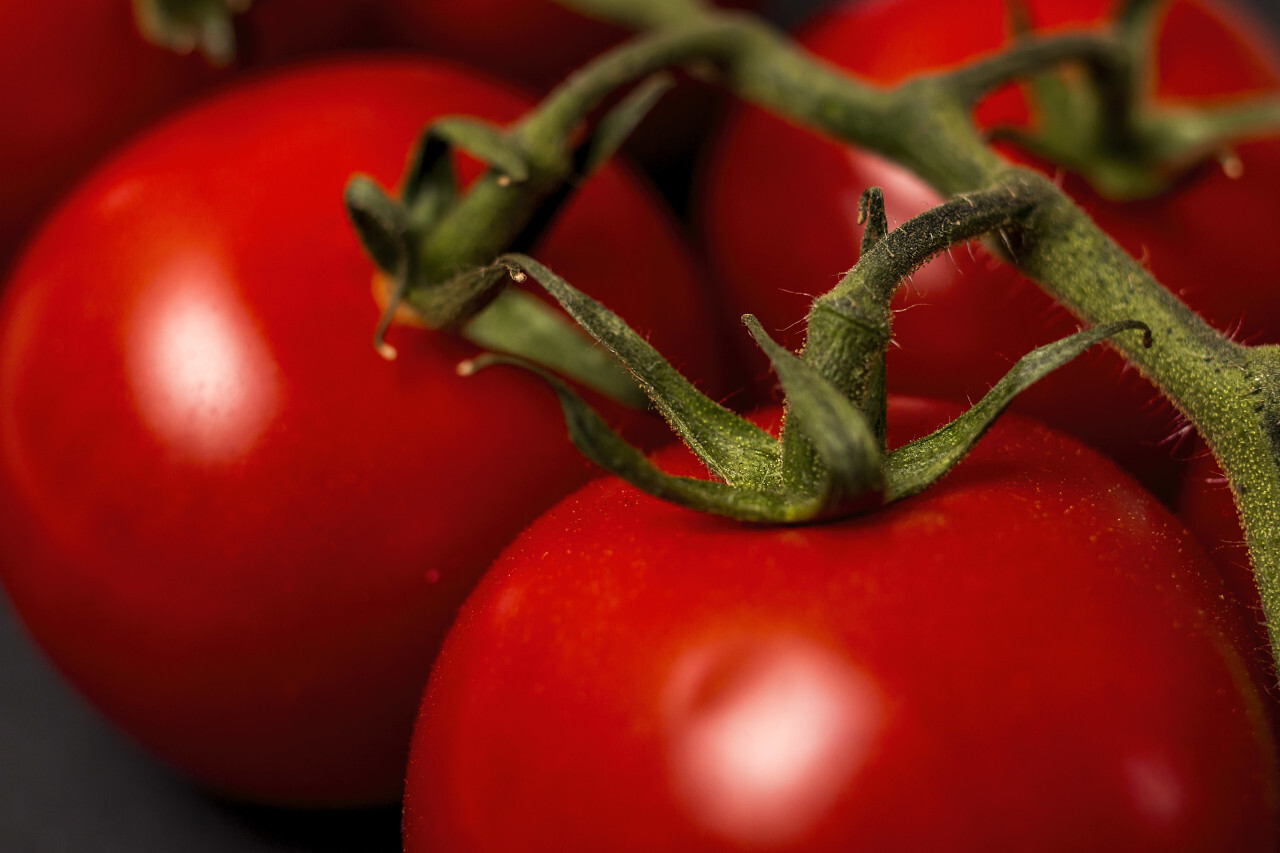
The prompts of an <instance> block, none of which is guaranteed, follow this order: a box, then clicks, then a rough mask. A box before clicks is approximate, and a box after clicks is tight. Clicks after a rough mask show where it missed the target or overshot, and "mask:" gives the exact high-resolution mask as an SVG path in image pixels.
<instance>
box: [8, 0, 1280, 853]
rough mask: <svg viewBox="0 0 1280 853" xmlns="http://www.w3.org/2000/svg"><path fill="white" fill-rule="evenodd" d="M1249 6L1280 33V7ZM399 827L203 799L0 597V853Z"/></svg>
mask: <svg viewBox="0 0 1280 853" xmlns="http://www.w3.org/2000/svg"><path fill="white" fill-rule="evenodd" d="M957 1H958V2H962V0H957ZM122 2H123V0H122ZM818 5H820V3H819V2H814V0H779V2H775V3H773V4H772V5H771V7H770V11H771V13H772V14H773V15H775V17H778V18H781V19H785V20H788V21H794V20H797V19H799V18H800V17H802V16H803V14H804V13H805V12H806V11H808V10H810V9H812V8H813V7H816V6H818ZM1247 5H1249V6H1252V7H1254V8H1255V9H1256V10H1257V11H1258V12H1259V13H1260V14H1262V15H1264V16H1265V17H1267V18H1269V19H1270V20H1272V21H1273V22H1275V23H1274V25H1275V27H1276V29H1277V30H1280V0H1251V2H1249V3H1248V4H1247ZM398 826H399V816H398V813H397V811H396V810H395V809H394V808H388V809H384V810H380V811H372V812H359V813H354V814H342V813H336V814H334V813H330V814H297V813H291V812H279V811H274V810H270V809H251V808H244V807H240V806H233V805H230V804H226V803H222V802H218V801H216V800H212V799H210V798H207V797H205V796H203V795H202V794H201V793H200V792H198V791H196V790H194V789H192V788H191V787H190V786H188V785H187V784H186V783H184V782H183V781H182V780H181V779H179V778H177V777H176V776H174V775H173V774H171V773H170V772H169V771H168V770H166V769H165V768H162V767H160V766H159V765H157V764H156V763H155V762H153V761H152V760H151V759H150V758H149V757H148V756H147V755H145V754H144V753H142V752H141V751H140V750H138V749H137V748H136V747H134V746H133V744H132V743H130V742H129V741H127V740H126V739H124V738H123V737H122V736H120V735H118V734H117V733H116V732H114V731H113V730H112V729H111V728H110V727H109V726H108V725H107V724H106V723H104V722H103V721H102V720H101V719H100V718H99V717H98V716H97V715H96V714H95V713H94V712H93V711H92V710H91V709H89V708H88V707H87V706H86V705H85V704H84V703H83V702H82V701H81V700H80V699H79V697H78V696H76V695H75V694H74V693H73V692H72V691H71V690H69V689H68V688H67V687H66V686H65V685H64V684H63V683H62V681H61V680H60V678H59V677H58V675H57V674H56V673H54V672H53V671H52V670H51V669H50V668H49V666H48V665H47V664H46V663H45V661H44V660H43V659H42V658H41V657H40V655H39V654H38V652H36V650H34V649H33V648H32V647H31V645H30V644H29V643H28V641H27V640H26V638H25V636H24V635H23V634H22V632H21V630H20V628H19V627H18V626H17V625H16V623H15V621H14V618H13V614H12V613H11V611H10V609H9V607H8V603H7V601H6V600H5V599H4V598H3V597H0V850H2V851H10V853H176V851H183V853H284V851H289V853H295V851H296V853H306V851H312V852H313V853H381V852H382V851H387V853H389V851H394V850H397V849H399V844H398Z"/></svg>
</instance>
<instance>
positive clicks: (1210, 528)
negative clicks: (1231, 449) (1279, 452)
mask: <svg viewBox="0 0 1280 853" xmlns="http://www.w3.org/2000/svg"><path fill="white" fill-rule="evenodd" d="M1178 517H1179V518H1181V519H1182V521H1183V522H1184V523H1185V524H1186V525H1187V529H1188V530H1190V531H1191V532H1192V533H1193V534H1195V537H1196V539H1198V540H1199V541H1200V543H1201V544H1202V545H1203V546H1204V549H1205V551H1207V552H1208V554H1209V557H1210V558H1211V559H1212V560H1213V562H1214V564H1215V565H1216V566H1217V567H1218V570H1219V572H1220V573H1221V574H1222V576H1223V577H1224V578H1225V579H1226V580H1227V583H1228V584H1229V585H1230V586H1231V587H1232V588H1233V590H1234V591H1235V593H1236V595H1237V597H1239V598H1240V599H1241V600H1242V601H1246V602H1249V603H1250V604H1251V605H1252V606H1253V607H1254V608H1255V609H1256V610H1257V612H1258V619H1259V621H1261V619H1262V601H1261V598H1260V597H1259V594H1258V583H1257V581H1256V580H1255V579H1254V576H1253V568H1252V565H1253V563H1252V561H1251V560H1250V559H1249V548H1248V546H1247V545H1246V544H1245V537H1244V530H1242V529H1241V527H1240V516H1239V515H1238V514H1237V512H1236V505H1235V501H1234V500H1233V499H1232V497H1231V485H1230V483H1228V482H1227V480H1226V478H1225V476H1224V475H1223V473H1222V469H1221V468H1219V467H1218V463H1217V462H1216V461H1215V460H1214V458H1213V455H1212V454H1210V453H1209V452H1208V451H1205V452H1203V453H1200V454H1198V455H1197V456H1196V457H1195V458H1194V459H1192V460H1191V463H1190V464H1189V465H1188V466H1187V476H1186V482H1185V484H1184V488H1183V490H1182V493H1181V494H1180V495H1179V500H1178Z"/></svg>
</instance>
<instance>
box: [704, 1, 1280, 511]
mask: <svg viewBox="0 0 1280 853" xmlns="http://www.w3.org/2000/svg"><path fill="white" fill-rule="evenodd" d="M1027 5H1028V6H1029V7H1030V10H1031V14H1032V17H1033V20H1035V21H1037V22H1038V23H1039V24H1040V25H1042V26H1043V27H1044V28H1046V29H1051V30H1056V29H1059V28H1061V27H1064V26H1067V25H1077V24H1080V23H1085V22H1094V21H1098V20H1101V19H1102V18H1103V16H1104V14H1105V13H1106V12H1107V11H1108V10H1109V9H1110V8H1111V7H1112V6H1113V5H1114V4H1113V3H1112V2H1110V1H1109V0H1031V2H1029V3H1028V4H1027ZM1006 6H1007V4H1006V3H1004V2H1003V0H974V2H970V3H961V4H957V3H950V2H939V0H886V2H863V3H852V4H845V5H842V6H839V7H835V8H833V9H832V10H831V11H829V12H828V13H827V14H826V15H824V16H822V17H820V18H818V19H817V20H816V21H814V22H813V23H812V24H811V25H810V26H809V27H808V28H807V29H806V30H804V31H803V32H802V35H801V38H802V41H803V43H804V44H805V45H806V46H807V47H809V48H810V49H811V50H813V51H814V52H815V53H817V54H818V55H820V56H822V57H825V58H827V59H829V60H831V61H833V62H835V63H836V64H838V65H840V66H843V67H845V68H847V69H849V70H851V71H853V72H855V73H857V74H859V75H863V76H864V77H866V78H868V79H872V80H876V81H881V82H889V81H897V80H900V79H902V78H904V77H906V76H908V75H910V74H912V73H915V72H919V71H924V70H932V69H940V68H945V67H949V66H951V65H954V64H955V63H958V62H960V61H962V60H965V59H967V58H972V57H975V56H978V55H980V54H982V53H984V52H987V51H991V50H994V49H996V48H998V47H999V46H1000V45H1001V44H1003V43H1005V42H1006V41H1007V36H1006V26H1007V25H1006V23H1005V21H1006V18H1007V13H1006ZM1167 6H1168V12H1167V16H1166V17H1165V19H1164V21H1163V24H1162V26H1161V29H1160V36H1159V44H1158V47H1157V51H1158V53H1157V56H1158V58H1159V62H1158V68H1157V70H1156V75H1157V78H1156V79H1157V81H1158V87H1157V94H1158V97H1160V98H1161V99H1162V100H1163V101H1165V102H1175V101H1176V102H1186V101H1195V102H1197V103H1201V102H1205V101H1213V100H1215V99H1221V98H1222V97H1223V96H1228V97H1235V96H1236V95H1238V94H1255V95H1256V94H1260V93H1264V92H1270V93H1274V92H1276V91H1277V90H1278V89H1280V59H1278V58H1277V50H1276V47H1275V45H1274V44H1271V43H1267V42H1264V41H1263V38H1264V36H1263V35H1262V33H1263V32H1264V30H1263V28H1261V27H1259V26H1257V25H1254V24H1252V23H1251V21H1250V20H1249V19H1248V18H1247V17H1245V16H1244V15H1242V14H1240V13H1238V12H1236V11H1235V10H1233V9H1232V8H1231V7H1229V6H1225V5H1223V4H1222V3H1219V2H1210V0H1173V2H1171V3H1169V4H1167ZM921 22H927V23H925V24H922V23H921ZM1024 116H1025V105H1024V104H1023V102H1022V100H1021V98H1020V97H1018V96H1017V95H1016V93H1014V92H1012V91H1005V92H1003V93H1001V94H1000V95H999V96H997V97H994V98H992V99H990V101H989V102H987V103H984V104H983V105H982V107H981V108H980V109H979V112H978V118H979V121H980V122H981V123H983V124H985V125H987V126H992V125H995V124H999V123H1004V122H1009V121H1017V120H1019V119H1021V118H1023V117H1024ZM1238 153H1239V155H1240V158H1241V162H1242V164H1243V168H1244V177H1243V178H1241V179H1239V180H1232V179H1230V178H1228V177H1227V176H1226V175H1225V174H1224V173H1223V172H1222V171H1221V170H1220V169H1217V168H1216V167H1215V166H1206V167H1205V168H1202V169H1200V170H1199V171H1197V172H1196V173H1195V174H1194V175H1192V176H1190V177H1189V178H1187V179H1186V180H1185V181H1183V182H1182V183H1181V184H1179V185H1178V186H1177V187H1175V188H1174V189H1172V190H1171V191H1170V192H1168V193H1166V194H1164V195H1161V196H1159V197H1156V198H1152V199H1150V200H1146V201H1139V202H1130V203H1119V202H1109V201H1105V200H1103V199H1101V198H1099V197H1098V196H1097V195H1095V194H1094V193H1093V192H1092V191H1090V190H1089V189H1088V188H1087V187H1086V186H1085V185H1084V183H1083V182H1082V181H1081V180H1079V179H1077V178H1074V177H1072V176H1065V177H1063V183H1064V186H1065V188H1066V189H1067V191H1068V192H1069V193H1070V194H1071V195H1072V196H1074V197H1075V198H1076V199H1077V200H1078V201H1079V202H1080V203H1081V204H1082V205H1083V206H1084V207H1085V209H1086V210H1087V211H1088V212H1089V213H1090V214H1091V215H1092V216H1093V217H1094V218H1095V219H1096V220H1097V221H1098V223H1099V224H1100V225H1101V226H1102V227H1103V229H1104V230H1106V231H1107V232H1108V233H1110V234H1111V235H1112V236H1114V237H1115V238H1116V239H1117V240H1118V241H1119V242H1120V243H1121V244H1122V245H1123V246H1124V247H1125V248H1126V249H1127V250H1128V251H1129V252H1131V253H1132V254H1134V255H1135V256H1136V257H1138V258H1140V259H1141V260H1142V261H1143V263H1144V264H1145V265H1146V266H1147V267H1148V268H1149V269H1150V270H1151V271H1152V273H1153V274H1154V275H1155V276H1156V277H1157V278H1158V279H1159V280H1160V281H1161V282H1163V283H1164V284H1165V285H1167V286H1168V287H1169V288H1171V289H1172V290H1173V291H1174V292H1175V293H1178V294H1179V295H1180V296H1181V297H1182V298H1183V299H1185V300H1186V301H1187V302H1188V303H1189V304H1190V305H1191V306H1192V307H1194V308H1195V309H1197V310H1198V311H1201V312H1203V313H1204V314H1205V316H1206V317H1207V318H1208V319H1209V320H1210V321H1211V322H1213V323H1214V324H1216V325H1217V326H1218V327H1219V328H1221V329H1223V330H1226V331H1229V332H1232V333H1233V334H1234V335H1235V336H1236V337H1237V338H1239V339H1243V340H1248V341H1249V342H1253V343H1263V342H1277V341H1280V301H1278V300H1275V299H1272V298H1270V297H1269V296H1267V294H1269V293H1270V291H1269V290H1268V289H1267V285H1268V283H1270V282H1274V281H1277V280H1280V256H1278V255H1277V253H1276V252H1275V251H1274V249H1273V247H1272V242H1273V241H1272V238H1271V236H1270V234H1269V231H1270V228H1271V223H1273V222H1275V221H1276V219H1277V218H1280V141H1274V140H1273V141H1267V142H1257V143H1251V144H1248V145H1242V146H1240V147H1239V151H1238ZM706 162H707V168H706V169H705V182H704V184H703V187H702V202H701V205H702V210H701V214H700V218H701V222H702V227H703V230H704V233H705V236H706V241H707V244H708V248H709V252H710V254H711V257H712V258H713V261H714V264H715V266H716V269H717V272H718V278H719V280H720V281H721V282H722V284H723V286H724V288H725V290H726V292H727V298H728V300H729V302H730V308H731V309H732V313H733V315H735V316H736V315H738V314H741V313H743V312H746V311H751V312H753V313H755V314H757V315H758V316H759V317H760V319H761V320H762V322H763V323H764V324H765V326H766V327H767V328H769V329H771V330H779V331H780V332H781V336H782V337H783V338H785V339H786V340H788V341H789V342H790V343H791V344H792V345H798V344H799V342H800V341H799V336H800V332H801V329H802V325H801V324H800V323H798V321H799V320H800V319H801V318H802V317H803V316H804V313H805V311H806V310H807V308H808V304H809V301H810V299H811V297H812V295H814V294H817V293H821V292H822V291H824V290H825V289H829V288H830V287H831V286H833V285H834V284H835V282H836V281H837V280H838V277H839V276H840V274H841V273H842V272H844V271H845V270H846V269H848V267H850V266H851V265H852V264H853V262H854V260H855V259H856V257H857V247H858V245H859V242H860V240H861V233H862V229H861V227H860V226H858V225H857V224H856V215H857V207H858V205H857V202H858V198H859V195H860V194H861V192H862V191H863V189H864V188H866V187H867V186H872V185H879V186H883V187H884V188H885V196H886V204H887V206H888V208H889V216H890V224H891V225H892V224H895V223H900V222H902V221H904V220H905V219H907V218H909V217H910V216H913V215H914V214H916V213H918V212H919V211H920V210H922V209H924V208H926V207H928V206H930V205H932V204H936V203H937V201H938V199H937V197H936V195H935V194H934V193H933V192H932V191H931V190H929V189H927V188H926V187H924V186H923V185H922V184H921V183H920V182H919V181H917V180H916V179H915V178H914V177H913V176H911V175H910V174H908V173H906V172H905V171H904V170H902V169H900V168H897V167H895V166H893V165H891V164H889V163H887V162H886V161H884V160H881V159H879V158H877V157H874V156H871V155H868V154H866V153H863V152H859V151H856V150H851V149H848V148H844V147H841V146H838V145H835V144H833V143H831V142H827V141H824V140H822V139H819V138H818V137H817V136H815V135H813V134H810V133H807V132H805V131H803V130H800V129H798V128H796V127H793V126H791V125H789V124H786V123H784V122H782V121H779V120H778V119H776V118H772V117H770V116H767V115H766V114H764V113H763V112H761V111H759V110H756V109H744V110H742V111H740V112H739V113H738V114H737V115H736V116H735V117H734V118H733V119H732V120H731V121H730V122H729V123H728V124H727V126H726V127H725V128H724V132H723V134H722V136H721V138H720V140H719V144H718V145H717V146H716V147H715V149H714V150H713V151H712V153H711V155H710V156H709V157H708V158H707V161H706ZM895 307H896V308H898V309H899V310H900V313H898V314H897V315H896V317H895V337H896V340H897V343H898V346H897V347H896V348H895V349H894V350H892V351H891V352H890V355H889V383H890V388H891V389H897V390H898V391H901V392H905V393H917V394H926V395H931V396H941V397H948V398H952V399H966V398H972V399H977V397H978V396H980V395H981V394H982V393H983V392H985V390H986V389H987V388H988V387H990V385H991V384H993V383H994V382H995V381H996V380H997V379H998V378H999V377H1000V375H1002V373H1003V372H1004V371H1005V370H1007V369H1008V367H1009V366H1010V365H1011V364H1012V362H1013V361H1014V360H1016V359H1017V358H1018V357H1019V356H1021V355H1022V354H1023V353H1025V352H1027V351H1029V350H1030V349H1032V348H1033V347H1035V346H1036V345H1039V344H1043V343H1045V342H1047V341H1049V340H1052V339H1054V338H1056V337H1061V336H1062V335H1064V334H1066V333H1069V332H1071V331H1074V330H1075V328H1076V322H1075V321H1074V320H1073V319H1072V318H1070V317H1069V316H1068V315H1067V314H1066V312H1065V311H1064V310H1062V309H1059V308H1057V307H1055V306H1054V305H1053V303H1052V302H1051V300H1050V299H1048V298H1047V297H1046V296H1044V295H1043V294H1042V293H1041V292H1040V291H1039V290H1038V289H1037V288H1036V287H1035V286H1034V285H1032V284H1031V283H1029V282H1027V281H1026V280H1025V279H1023V278H1021V277H1020V276H1018V275H1016V274H1015V273H1014V272H1013V271H1011V270H1010V269H1008V268H1006V267H1004V266H1002V265H1000V264H997V262H996V261H994V260H993V259H992V258H991V257H990V256H989V255H988V254H987V253H986V252H985V251H984V250H982V249H980V248H974V249H972V250H966V249H964V248H960V249H956V250H954V251H952V252H951V253H950V254H949V255H947V256H944V257H941V258H939V259H937V260H935V261H934V262H933V263H931V264H930V265H928V266H927V267H925V268H924V269H922V270H920V271H919V272H917V273H916V274H915V276H914V278H913V279H912V281H910V282H908V283H907V284H906V285H905V286H904V287H903V289H902V292H901V293H900V295H899V298H898V299H897V301H896V303H895ZM1139 319H1141V318H1139ZM1157 335H1159V330H1157ZM742 339H743V340H744V341H745V336H742ZM745 345H746V346H748V347H749V346H750V344H749V342H747V343H746V344H745ZM756 364H758V365H760V367H759V370H758V373H759V375H761V376H766V375H767V371H766V370H765V368H764V366H763V365H764V362H763V360H760V359H759V358H758V357H757V361H756ZM1015 409H1016V410H1020V411H1022V412H1024V413H1032V414H1034V415H1036V416H1037V417H1039V418H1042V419H1044V420H1046V421H1048V422H1049V423H1051V424H1054V425H1056V426H1058V427H1060V428H1063V429H1065V430H1067V431H1069V432H1071V433H1073V434H1075V435H1077V436H1079V437H1082V438H1084V439H1086V440H1087V441H1089V442H1090V443H1092V444H1094V445H1095V446H1097V447H1099V448H1102V449H1104V450H1106V451H1108V452H1109V453H1110V454H1112V455H1113V456H1114V457H1115V458H1117V459H1118V460H1120V461H1121V463H1122V464H1124V465H1125V466H1126V467H1128V468H1129V469H1131V470H1132V471H1134V472H1136V473H1138V474H1139V475H1140V476H1141V478H1142V479H1143V480H1144V482H1146V483H1147V484H1148V485H1150V486H1151V487H1152V488H1154V489H1156V490H1157V491H1158V492H1159V493H1160V494H1161V495H1162V496H1165V497H1168V496H1169V495H1171V494H1172V492H1174V491H1175V490H1176V484H1177V478H1178V467H1179V465H1178V464H1176V463H1174V462H1172V461H1171V459H1170V450H1171V446H1177V445H1178V444H1179V435H1180V430H1181V429H1182V425H1181V424H1180V423H1179V420H1178V418H1177V416H1176V415H1175V414H1174V412H1173V410H1172V408H1171V407H1170V406H1168V405H1167V404H1166V403H1164V402H1163V401H1162V400H1161V399H1159V398H1158V396H1157V394H1156V392H1155V391H1154V390H1153V389H1152V388H1151V386H1150V385H1149V384H1147V383H1146V382H1145V381H1144V380H1143V379H1141V377H1139V376H1138V375H1137V374H1136V373H1135V372H1134V371H1131V370H1127V369H1126V368H1125V367H1124V366H1123V363H1122V361H1121V360H1120V359H1119V358H1118V357H1117V356H1116V355H1115V354H1114V353H1111V352H1107V351H1099V352H1098V354H1096V355H1089V356H1085V357H1083V358H1081V359H1079V360H1078V361H1077V363H1075V364H1073V365H1070V366H1068V367H1066V368H1064V369H1063V370H1061V371H1059V372H1058V373H1056V374H1055V375H1054V376H1052V377H1050V378H1049V379H1047V380H1045V381H1043V382H1041V383H1039V384H1038V385H1036V386H1034V387H1033V388H1032V389H1031V390H1030V391H1028V392H1026V393H1025V394H1024V395H1023V397H1022V399H1021V400H1020V401H1019V402H1018V403H1017V404H1016V405H1015ZM1183 451H1184V453H1183V455H1185V446H1183ZM1174 455H1178V454H1177V452H1176V451H1175V454H1174Z"/></svg>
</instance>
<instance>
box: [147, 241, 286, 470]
mask: <svg viewBox="0 0 1280 853" xmlns="http://www.w3.org/2000/svg"><path fill="white" fill-rule="evenodd" d="M227 274H228V273H226V272H225V271H223V270H222V269H220V268H218V267H217V266H216V265H215V264H214V263H213V262H211V261H210V260H208V259H206V258H204V257H202V256H198V255H194V256H193V255H187V256H182V257H179V258H176V259H175V260H174V262H173V263H172V264H171V266H170V267H169V269H167V270H166V271H165V273H164V274H163V275H160V276H157V277H156V280H155V283H154V286H153V287H151V288H149V290H148V293H147V296H146V299H145V301H143V302H142V303H141V304H139V305H137V306H135V311H134V318H133V322H132V323H131V324H130V326H129V332H128V334H129V340H128V341H127V346H128V369H129V381H130V383H131V385H132V386H133V390H134V394H135V398H136V401H137V405H138V409H139V412H140V413H141V414H142V416H143V417H144V418H145V420H146V422H147V424H148V426H149V427H150V428H151V429H152V430H153V431H154V433H155V434H156V436H157V437H158V438H159V439H160V441H161V442H162V443H164V444H168V445H171V446H173V447H174V448H175V449H177V450H180V451H181V452H182V453H183V454H184V455H185V456H187V457H189V458H194V459H196V460H199V461H204V462H223V461H226V460H228V459H232V458H235V457H237V456H242V455H244V454H246V453H248V452H249V451H250V450H251V449H252V448H253V446H254V444H255V443H256V441H257V440H258V438H259V437H260V436H261V434H262V432H263V430H265V428H266V427H267V425H268V424H269V423H270V422H271V420H272V418H273V417H274V416H275V414H276V411H277V408H278V399H279V398H278V392H279V388H278V379H277V378H276V377H277V371H276V369H275V363H274V359H273V357H272V355H271V351H270V349H269V347H268V346H267V343H266V341H265V340H264V339H263V337H262V335H261V332H260V330H259V329H258V328H257V326H256V325H255V323H254V322H253V320H252V319H251V318H250V317H249V316H248V315H247V314H246V313H245V312H244V310H243V309H242V308H241V307H240V305H239V304H238V303H237V302H236V300H235V299H234V293H235V289H234V287H231V286H228V284H227V283H225V282H224V281H223V280H222V277H223V276H224V275H227Z"/></svg>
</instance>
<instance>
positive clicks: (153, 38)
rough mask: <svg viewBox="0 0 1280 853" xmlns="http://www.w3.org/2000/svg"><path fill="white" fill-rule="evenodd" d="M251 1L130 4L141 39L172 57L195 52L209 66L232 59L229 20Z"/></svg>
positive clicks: (151, 0) (172, 0)
mask: <svg viewBox="0 0 1280 853" xmlns="http://www.w3.org/2000/svg"><path fill="white" fill-rule="evenodd" d="M250 2H251V0H133V10H134V17H135V20H136V21H137V24H138V31H139V32H140V33H142V36H143V38H145V39H146V40H147V41H149V42H151V43H152V44H154V45H156V46H157V47H160V48H164V49H165V50H171V51H173V52H174V53H182V54H186V53H192V52H196V51H198V52H199V53H200V54H202V55H203V56H204V58H205V59H207V60H208V61H209V62H210V63H211V64H213V65H216V66H219V67H221V66H226V65H230V64H231V63H232V62H233V61H234V60H235V58H236V33H235V27H234V26H233V24H232V18H233V16H235V15H238V14H240V13H242V12H246V11H248V9H249V4H250Z"/></svg>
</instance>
